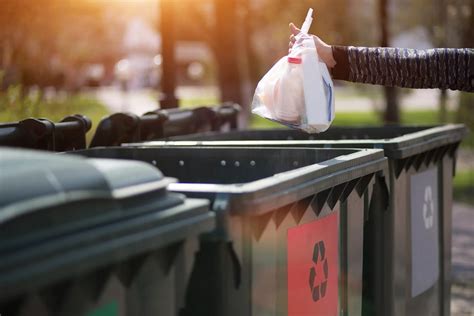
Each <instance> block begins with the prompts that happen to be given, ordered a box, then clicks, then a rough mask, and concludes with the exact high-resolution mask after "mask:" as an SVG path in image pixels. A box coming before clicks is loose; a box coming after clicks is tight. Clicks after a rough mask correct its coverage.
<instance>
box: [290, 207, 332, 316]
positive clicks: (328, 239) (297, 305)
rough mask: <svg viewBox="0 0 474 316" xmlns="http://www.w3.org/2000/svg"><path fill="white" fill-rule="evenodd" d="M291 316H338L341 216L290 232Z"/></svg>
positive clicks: (316, 221)
mask: <svg viewBox="0 0 474 316" xmlns="http://www.w3.org/2000/svg"><path fill="white" fill-rule="evenodd" d="M287 238H288V239H287V241H288V316H303V315H322V316H333V315H334V316H337V307H338V291H339V288H338V285H339V283H338V271H339V216H338V213H334V214H332V215H329V216H326V217H323V218H321V219H317V220H314V221H312V222H310V223H307V224H304V225H301V226H297V227H294V228H290V229H288V237H287Z"/></svg>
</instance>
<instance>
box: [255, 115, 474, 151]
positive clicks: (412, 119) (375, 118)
mask: <svg viewBox="0 0 474 316" xmlns="http://www.w3.org/2000/svg"><path fill="white" fill-rule="evenodd" d="M455 116H456V112H454V111H451V112H449V113H448V121H449V122H455ZM401 121H402V122H401V123H402V124H407V125H430V124H440V123H439V117H438V112H437V111H430V110H423V111H406V112H402V117H401ZM333 125H339V126H362V125H365V126H377V125H382V120H381V119H380V115H379V114H378V113H376V112H338V113H336V119H335V120H334V123H333ZM250 127H251V128H277V127H280V128H281V127H283V125H280V124H278V123H275V122H272V121H269V120H266V119H264V118H261V117H259V116H257V115H252V118H251V122H250ZM462 146H463V147H465V148H473V149H474V134H473V133H470V134H469V136H468V137H467V138H466V140H465V141H464V142H463V143H462Z"/></svg>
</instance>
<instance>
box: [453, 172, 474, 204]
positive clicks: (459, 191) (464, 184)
mask: <svg viewBox="0 0 474 316" xmlns="http://www.w3.org/2000/svg"><path fill="white" fill-rule="evenodd" d="M453 186H454V200H456V201H461V202H465V203H469V204H471V205H474V169H471V170H464V171H461V172H459V171H458V172H457V174H456V177H455V178H454V183H453Z"/></svg>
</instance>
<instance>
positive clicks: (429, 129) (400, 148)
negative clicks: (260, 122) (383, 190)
mask: <svg viewBox="0 0 474 316" xmlns="http://www.w3.org/2000/svg"><path fill="white" fill-rule="evenodd" d="M399 127H400V128H403V127H419V128H426V129H422V130H420V131H416V132H412V133H408V134H406V135H402V136H399V137H394V138H387V139H376V138H372V139H357V140H356V139H343V140H215V141H213V140H205V141H199V140H190V141H186V140H162V141H160V140H158V141H150V142H143V143H128V144H123V147H139V148H140V147H172V146H209V147H210V146H275V147H277V146H282V145H283V146H285V147H289V146H295V147H297V146H301V145H305V146H307V147H310V146H311V145H314V146H315V147H318V148H359V149H360V148H377V149H383V150H384V151H385V155H386V156H387V157H388V158H392V159H404V158H407V157H410V156H414V155H417V154H420V153H422V152H426V151H429V150H431V149H434V148H437V147H441V146H444V145H449V144H454V143H458V142H460V141H462V140H463V138H464V137H465V136H466V135H467V134H468V129H467V128H466V126H465V125H463V124H446V125H425V126H423V125H402V126H399ZM338 128H347V129H350V128H351V127H338ZM353 128H358V127H353ZM369 128H373V129H376V128H377V127H369ZM380 128H383V127H380ZM273 130H278V131H285V130H287V129H282V128H280V129H273ZM247 131H248V132H263V131H271V130H269V129H253V130H247ZM290 131H291V130H290ZM211 134H212V133H211ZM211 134H204V135H211ZM282 143H284V144H282Z"/></svg>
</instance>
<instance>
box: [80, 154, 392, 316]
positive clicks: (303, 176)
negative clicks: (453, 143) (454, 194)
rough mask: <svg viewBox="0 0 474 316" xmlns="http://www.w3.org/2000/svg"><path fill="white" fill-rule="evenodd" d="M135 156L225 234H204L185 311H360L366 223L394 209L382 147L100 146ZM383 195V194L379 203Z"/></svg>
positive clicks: (220, 313) (221, 313)
mask: <svg viewBox="0 0 474 316" xmlns="http://www.w3.org/2000/svg"><path fill="white" fill-rule="evenodd" d="M74 153H75V154H80V155H85V156H88V157H99V158H106V157H114V158H121V159H135V160H141V161H146V162H149V163H151V164H152V165H154V166H157V167H158V168H159V169H160V170H161V171H162V172H163V173H164V174H166V175H167V176H172V177H176V178H178V179H179V181H180V182H179V183H173V184H171V185H170V186H169V189H170V190H171V191H176V192H180V193H184V194H186V195H187V196H189V197H199V198H207V199H209V200H210V202H211V205H212V207H211V208H212V211H213V212H214V213H215V214H216V217H217V223H218V224H217V228H216V230H215V231H214V232H213V233H210V234H205V235H204V236H203V237H202V238H201V244H200V250H199V252H198V254H197V257H196V261H195V265H194V268H193V272H192V276H191V281H190V284H189V288H188V292H187V296H186V297H187V299H186V304H185V305H186V309H185V310H184V311H183V314H182V315H219V316H225V315H239V316H241V315H309V314H311V315H361V311H362V296H361V295H362V265H363V230H364V221H365V219H367V218H368V217H370V208H383V207H384V200H383V199H382V198H380V197H382V196H384V197H385V204H386V205H388V193H387V192H386V190H385V193H386V194H385V195H384V194H381V193H380V192H379V193H377V194H373V192H374V191H376V190H382V191H383V190H384V188H386V186H385V185H384V177H383V174H384V172H385V171H384V170H385V168H386V167H387V161H386V158H384V157H383V152H382V151H381V150H373V149H371V150H352V149H309V148H308V149H304V148H294V149H281V148H263V149H258V148H198V147H189V148H187V147H177V148H125V147H121V148H97V149H89V150H85V151H78V152H74ZM375 197H377V198H375Z"/></svg>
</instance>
